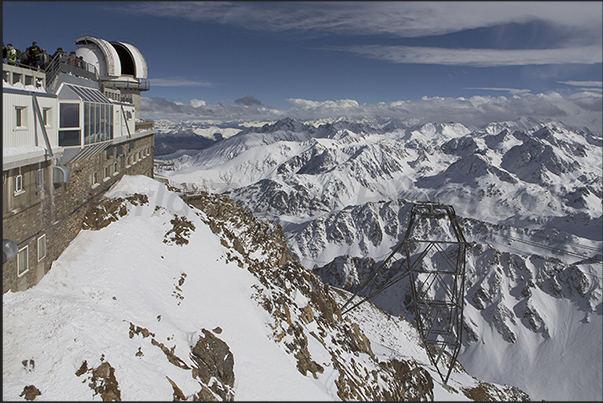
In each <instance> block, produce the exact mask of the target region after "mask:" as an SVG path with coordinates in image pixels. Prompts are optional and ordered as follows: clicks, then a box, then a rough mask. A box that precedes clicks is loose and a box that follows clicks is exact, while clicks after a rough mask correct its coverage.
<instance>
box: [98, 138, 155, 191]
mask: <svg viewBox="0 0 603 403" xmlns="http://www.w3.org/2000/svg"><path fill="white" fill-rule="evenodd" d="M149 155H151V147H147V148H145V149H143V150H140V151H138V152H136V153H134V154H132V155H130V156H129V157H128V160H127V165H126V167H129V166H131V165H133V164H136V163H137V162H138V161H140V160H142V159H144V158H146V157H147V156H149ZM120 168H123V160H122V157H119V158H118V161H115V162H114V163H113V164H109V165H106V166H105V168H104V169H103V181H108V180H109V179H110V178H111V177H112V176H115V175H117V174H118V173H119V169H120ZM90 184H91V186H92V187H93V188H95V187H97V186H98V185H100V177H99V172H98V171H94V172H92V174H91V176H90Z"/></svg>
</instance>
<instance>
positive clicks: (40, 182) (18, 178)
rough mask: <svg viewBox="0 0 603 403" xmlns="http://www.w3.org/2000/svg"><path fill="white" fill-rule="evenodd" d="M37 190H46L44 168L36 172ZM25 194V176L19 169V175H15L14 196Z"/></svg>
mask: <svg viewBox="0 0 603 403" xmlns="http://www.w3.org/2000/svg"><path fill="white" fill-rule="evenodd" d="M35 182H36V189H43V188H44V168H40V169H38V170H36V176H35ZM23 193H25V187H24V186H23V174H22V173H21V168H19V173H18V174H17V175H15V190H14V195H15V196H18V195H21V194H23Z"/></svg>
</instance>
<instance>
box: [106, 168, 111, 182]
mask: <svg viewBox="0 0 603 403" xmlns="http://www.w3.org/2000/svg"><path fill="white" fill-rule="evenodd" d="M110 176H111V166H110V165H107V166H106V167H105V179H107V178H109V177H110Z"/></svg>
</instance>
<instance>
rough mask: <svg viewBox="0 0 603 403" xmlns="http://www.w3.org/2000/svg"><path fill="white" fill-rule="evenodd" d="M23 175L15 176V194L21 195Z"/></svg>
mask: <svg viewBox="0 0 603 403" xmlns="http://www.w3.org/2000/svg"><path fill="white" fill-rule="evenodd" d="M23 192H25V190H23V175H21V174H19V175H17V176H15V194H19V193H23Z"/></svg>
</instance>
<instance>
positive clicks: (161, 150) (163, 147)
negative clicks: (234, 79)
mask: <svg viewBox="0 0 603 403" xmlns="http://www.w3.org/2000/svg"><path fill="white" fill-rule="evenodd" d="M155 128H156V129H157V135H156V136H155V155H158V156H159V155H170V154H173V153H177V152H180V153H182V152H189V153H191V152H194V150H201V149H204V148H207V147H209V146H210V145H212V144H214V143H215V142H218V141H220V140H222V139H226V138H229V137H232V136H234V135H235V134H237V133H239V132H240V131H241V130H242V129H244V126H241V125H239V124H237V123H232V122H230V123H222V122H220V123H218V122H212V121H195V120H190V121H176V122H174V121H171V120H166V119H159V120H157V121H155Z"/></svg>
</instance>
